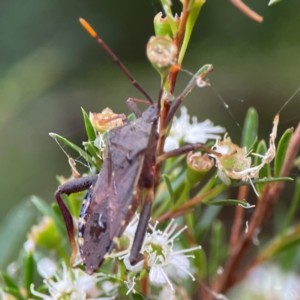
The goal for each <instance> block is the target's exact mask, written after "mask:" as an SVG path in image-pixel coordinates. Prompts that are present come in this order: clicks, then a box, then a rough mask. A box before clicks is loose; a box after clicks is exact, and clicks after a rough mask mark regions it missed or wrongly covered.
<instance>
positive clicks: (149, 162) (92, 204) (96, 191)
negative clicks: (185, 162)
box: [55, 20, 212, 274]
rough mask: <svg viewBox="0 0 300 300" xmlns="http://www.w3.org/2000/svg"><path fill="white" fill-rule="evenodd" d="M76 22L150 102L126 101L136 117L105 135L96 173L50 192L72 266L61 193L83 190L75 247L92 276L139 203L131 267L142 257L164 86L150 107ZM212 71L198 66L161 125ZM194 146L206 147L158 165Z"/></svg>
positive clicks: (67, 215) (66, 213)
mask: <svg viewBox="0 0 300 300" xmlns="http://www.w3.org/2000/svg"><path fill="white" fill-rule="evenodd" d="M81 23H82V24H83V25H84V27H85V28H86V29H87V30H88V31H89V32H90V33H91V35H92V36H93V37H94V38H95V39H96V40H97V42H98V43H99V44H100V45H101V46H102V47H103V48H104V50H105V51H106V52H107V53H108V54H109V55H110V56H111V57H112V58H113V59H114V60H115V61H116V62H117V64H118V65H119V66H120V67H121V69H122V70H123V72H124V73H125V74H126V76H127V77H129V79H130V80H131V82H132V84H133V85H134V86H136V87H137V88H138V89H139V90H140V91H141V92H142V93H143V94H144V96H146V98H147V99H148V101H149V102H150V106H149V107H148V108H147V109H146V110H145V111H144V112H143V113H141V112H140V111H139V109H138V108H137V106H136V104H135V103H134V101H133V99H128V101H127V104H128V106H129V108H130V109H131V110H132V112H133V113H134V114H135V116H136V120H134V121H132V122H130V121H129V120H127V119H124V120H123V121H124V125H123V126H120V127H117V128H114V129H112V130H110V131H109V132H108V135H107V140H106V143H107V145H106V147H107V149H106V156H105V159H104V163H103V165H102V168H101V171H100V173H99V174H98V175H95V176H88V177H82V178H79V179H75V180H72V181H69V182H67V183H66V184H63V185H61V186H60V187H58V189H57V191H56V193H55V196H56V200H57V203H58V205H59V207H60V209H61V211H62V214H63V217H64V220H65V223H66V228H67V232H68V235H69V239H70V242H71V245H72V258H71V262H72V263H73V262H74V259H75V255H76V251H77V247H76V243H75V238H74V227H73V220H72V216H71V214H70V212H69V211H68V209H67V207H66V206H65V204H64V203H63V201H62V198H61V194H68V195H69V194H71V193H74V192H78V191H82V190H85V189H88V192H87V195H86V197H85V199H84V202H83V205H82V208H81V212H80V218H79V228H78V244H79V251H80V255H81V258H82V260H83V264H84V266H85V269H86V272H87V273H88V274H93V273H94V272H95V271H96V270H97V269H99V268H100V266H101V265H102V263H103V261H104V260H105V259H106V258H107V257H108V256H109V254H110V253H111V252H112V250H113V248H114V246H115V243H116V242H117V239H118V238H119V237H120V236H121V235H122V233H123V232H124V230H125V228H126V226H127V224H128V223H129V222H130V220H131V219H132V217H133V215H134V213H135V212H136V210H137V208H138V206H139V205H140V204H142V210H141V214H140V219H139V223H138V227H137V230H136V234H135V238H134V241H133V245H132V248H131V253H130V258H129V260H130V262H131V264H132V265H134V264H135V263H137V262H138V261H140V260H141V259H142V258H143V255H142V254H140V250H141V247H142V243H143V240H144V236H145V232H146V229H147V225H148V222H149V218H150V213H151V206H152V201H153V197H154V173H155V166H156V164H157V162H158V159H157V158H156V148H157V141H158V139H159V134H158V132H157V125H158V120H159V113H160V102H161V96H162V93H163V88H161V89H160V92H159V96H158V100H157V102H156V103H154V102H153V101H152V99H151V98H150V97H149V96H148V94H147V93H146V92H144V90H143V89H142V88H141V87H140V85H139V84H138V83H137V82H136V81H135V80H134V79H133V77H132V76H131V74H130V73H129V71H128V70H127V69H126V68H125V67H124V66H123V65H122V63H121V62H120V61H119V60H118V59H117V58H116V56H115V55H114V54H113V53H112V51H111V50H110V49H109V48H108V47H107V46H106V44H104V42H103V41H102V40H101V39H100V38H99V37H98V36H97V34H96V33H95V31H94V30H93V29H92V28H91V27H90V26H89V25H88V24H87V23H86V22H85V21H84V20H81ZM211 69H212V67H211V65H206V66H204V67H203V68H201V69H200V70H199V72H198V73H197V74H195V75H194V77H193V78H192V80H191V81H190V83H189V84H188V86H187V87H186V89H185V90H184V91H183V92H182V93H181V94H180V95H179V96H178V97H177V98H176V99H175V100H174V102H173V106H172V107H171V109H170V112H169V114H168V115H167V117H166V122H167V123H166V124H165V127H167V126H168V123H169V122H170V121H171V119H172V117H173V116H174V114H175V112H176V109H177V108H178V106H179V105H180V103H181V102H182V100H183V99H184V97H185V96H186V95H187V93H188V92H190V91H191V89H192V88H193V87H194V86H195V85H196V84H197V81H198V80H199V78H200V79H201V78H202V77H203V76H205V75H206V74H207V72H209V71H211ZM199 148H204V149H205V147H204V146H202V145H200V144H195V145H189V146H185V147H184V148H182V149H177V150H176V151H172V153H170V154H168V153H167V154H164V155H163V158H159V159H160V160H159V161H161V160H162V159H165V158H168V157H171V156H174V155H178V154H182V153H186V152H187V151H191V150H194V149H199Z"/></svg>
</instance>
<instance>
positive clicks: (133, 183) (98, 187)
mask: <svg viewBox="0 0 300 300" xmlns="http://www.w3.org/2000/svg"><path fill="white" fill-rule="evenodd" d="M136 122H138V120H137V121H136ZM136 122H133V123H130V124H128V125H125V126H122V127H119V128H116V129H114V130H112V131H111V132H110V133H109V134H108V138H107V142H108V145H107V156H106V158H105V161H104V163H103V165H102V168H101V172H100V174H99V178H98V180H97V182H96V184H95V186H94V187H91V188H90V190H89V192H88V194H87V196H86V198H85V201H84V203H83V206H82V209H81V214H80V217H81V218H80V224H79V225H80V226H79V246H80V253H81V257H82V259H83V260H84V264H85V267H86V272H87V273H89V274H92V273H94V272H95V270H97V269H98V268H99V267H100V266H101V264H102V263H103V261H104V259H105V258H106V256H107V255H108V254H109V253H111V251H112V250H113V247H114V244H115V241H116V240H115V238H118V237H119V236H120V235H121V234H122V233H123V231H124V229H125V227H126V225H127V224H128V222H129V221H130V219H131V217H132V215H133V213H134V212H135V210H136V208H137V206H138V203H139V199H138V198H139V194H140V193H139V192H140V191H139V190H138V189H136V187H137V182H138V179H139V176H140V173H141V169H142V166H143V160H144V153H145V149H146V147H147V136H146V135H147V134H146V135H145V136H142V137H139V139H137V132H136V130H137V129H136V124H135V123H136ZM80 235H81V236H80Z"/></svg>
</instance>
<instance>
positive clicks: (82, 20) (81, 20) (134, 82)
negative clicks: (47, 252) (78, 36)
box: [79, 18, 153, 104]
mask: <svg viewBox="0 0 300 300" xmlns="http://www.w3.org/2000/svg"><path fill="white" fill-rule="evenodd" d="M79 22H80V23H81V25H82V26H83V27H84V28H85V30H86V31H87V32H88V33H89V34H90V35H91V36H92V37H93V38H94V39H95V40H96V41H97V43H98V44H99V45H100V46H101V47H102V48H103V49H104V51H105V52H106V53H107V54H108V55H109V56H110V57H111V58H112V59H113V61H114V62H115V63H116V64H117V65H118V66H119V68H120V69H121V70H122V71H123V73H124V74H125V75H126V76H127V78H129V80H130V81H131V83H132V85H133V86H134V87H135V88H137V89H138V90H139V91H140V92H141V93H142V94H143V95H144V96H145V97H146V98H147V100H148V101H149V102H150V103H151V104H153V100H152V99H151V97H150V96H149V95H148V94H147V92H146V91H145V90H144V89H143V88H142V86H141V85H140V84H139V83H138V82H137V81H136V80H135V79H134V78H133V76H132V75H131V74H130V72H129V71H128V70H127V68H126V67H125V66H124V65H123V64H122V62H121V61H120V60H119V59H118V57H117V56H116V55H115V54H114V53H113V52H112V50H111V49H110V48H109V47H108V46H107V45H106V44H105V43H104V41H103V40H102V39H101V38H100V37H99V36H98V34H97V33H96V31H95V30H94V29H93V28H92V26H91V25H90V24H89V23H88V22H87V21H85V20H84V19H82V18H80V19H79Z"/></svg>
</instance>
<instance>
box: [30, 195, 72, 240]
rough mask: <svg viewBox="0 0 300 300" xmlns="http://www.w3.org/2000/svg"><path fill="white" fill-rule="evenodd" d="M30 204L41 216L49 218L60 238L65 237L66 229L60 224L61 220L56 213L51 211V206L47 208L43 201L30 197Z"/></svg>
mask: <svg viewBox="0 0 300 300" xmlns="http://www.w3.org/2000/svg"><path fill="white" fill-rule="evenodd" d="M31 202H32V203H33V204H34V205H35V207H36V208H37V209H38V210H39V211H40V212H41V213H42V214H43V215H45V216H49V217H51V218H52V219H53V220H54V222H55V225H56V226H57V228H58V229H59V231H60V233H61V234H62V236H65V235H66V228H65V226H64V224H63V223H62V221H61V219H60V218H59V217H58V216H57V215H56V213H55V212H54V211H53V209H52V208H51V206H49V205H48V204H47V203H46V202H45V201H43V200H42V199H40V198H38V197H36V196H31Z"/></svg>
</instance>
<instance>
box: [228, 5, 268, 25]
mask: <svg viewBox="0 0 300 300" xmlns="http://www.w3.org/2000/svg"><path fill="white" fill-rule="evenodd" d="M230 2H231V3H232V4H233V5H234V6H235V7H237V8H238V9H239V10H240V11H241V12H242V13H244V14H245V15H246V16H248V17H249V18H250V19H252V20H254V21H256V22H258V23H261V22H262V21H263V19H264V18H263V17H262V16H260V15H259V14H257V13H256V12H255V11H254V10H252V9H251V8H250V7H249V6H247V5H246V4H245V3H243V2H242V1H241V0H230Z"/></svg>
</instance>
